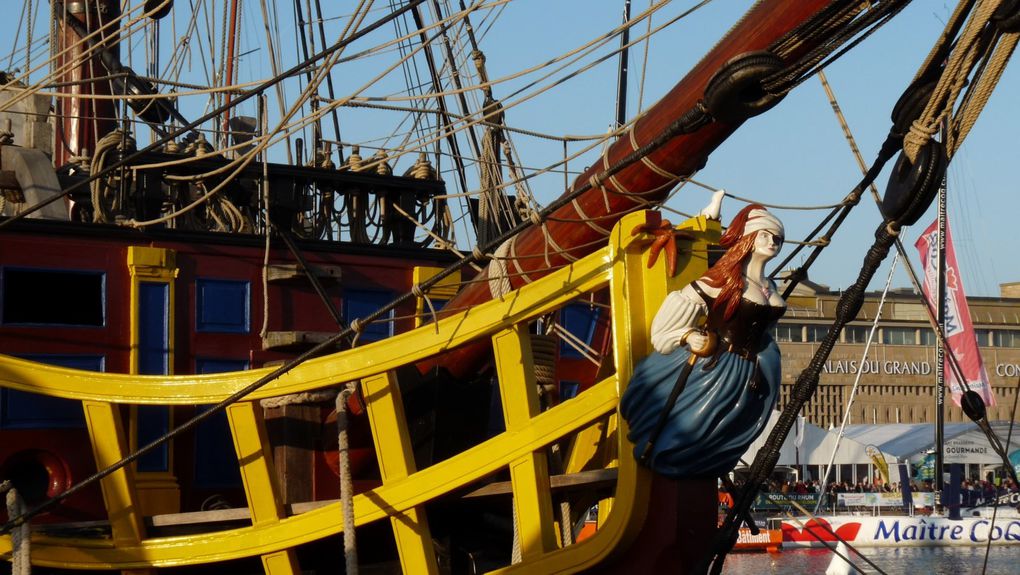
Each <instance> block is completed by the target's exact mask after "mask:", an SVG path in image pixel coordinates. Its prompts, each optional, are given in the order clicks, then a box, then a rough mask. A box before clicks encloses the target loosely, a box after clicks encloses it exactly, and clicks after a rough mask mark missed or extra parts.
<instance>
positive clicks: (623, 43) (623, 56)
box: [616, 0, 630, 127]
mask: <svg viewBox="0 0 1020 575" xmlns="http://www.w3.org/2000/svg"><path fill="white" fill-rule="evenodd" d="M627 22H630V0H623V23H624V24H626V23H627ZM627 44H630V26H627V27H625V28H624V29H623V33H622V34H620V71H619V74H618V75H617V87H616V127H620V126H622V125H623V124H624V123H625V122H626V121H627V58H628V57H629V55H630V54H629V52H630V50H629V49H628V48H627Z"/></svg>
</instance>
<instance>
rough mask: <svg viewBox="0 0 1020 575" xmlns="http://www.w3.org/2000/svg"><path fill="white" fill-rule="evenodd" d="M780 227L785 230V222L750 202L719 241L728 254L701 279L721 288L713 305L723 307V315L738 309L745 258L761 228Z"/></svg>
mask: <svg viewBox="0 0 1020 575" xmlns="http://www.w3.org/2000/svg"><path fill="white" fill-rule="evenodd" d="M769 228H778V230H779V232H780V234H782V233H783V224H782V223H780V222H779V220H778V219H776V217H775V216H773V215H772V214H770V213H769V212H768V210H766V209H765V208H764V207H763V206H761V205H760V204H750V205H748V206H746V207H745V208H744V209H742V210H740V212H738V213H737V215H736V217H734V218H733V221H732V222H731V223H730V227H729V228H727V229H726V233H725V234H723V236H722V238H721V239H720V240H719V245H720V246H722V247H724V248H726V253H724V254H723V255H722V257H721V258H719V261H717V262H716V263H715V265H714V266H712V267H711V268H709V270H708V271H707V272H705V275H704V276H702V279H704V280H705V283H706V284H708V285H710V286H712V287H715V288H719V295H717V296H716V298H715V303H714V304H713V305H712V307H713V308H718V307H720V306H725V307H724V310H725V311H724V312H723V317H724V318H725V319H729V318H730V317H731V316H733V314H734V312H736V311H737V306H739V305H740V298H741V297H742V296H743V295H744V288H745V287H746V283H745V282H744V260H746V259H747V256H748V254H750V253H751V252H752V251H753V250H754V240H755V238H756V237H757V236H758V234H757V232H758V231H759V230H764V229H769Z"/></svg>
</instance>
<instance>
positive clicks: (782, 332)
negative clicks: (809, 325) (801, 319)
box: [772, 323, 804, 343]
mask: <svg viewBox="0 0 1020 575" xmlns="http://www.w3.org/2000/svg"><path fill="white" fill-rule="evenodd" d="M772 335H773V337H774V338H775V340H776V341H778V342H784V341H789V342H795V343H796V342H802V341H804V326H803V325H801V324H799V323H785V324H784V323H781V324H777V325H776V327H775V328H774V329H773V330H772Z"/></svg>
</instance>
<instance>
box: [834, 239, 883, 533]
mask: <svg viewBox="0 0 1020 575" xmlns="http://www.w3.org/2000/svg"><path fill="white" fill-rule="evenodd" d="M899 261H900V254H899V252H897V253H896V254H894V255H893V261H892V265H891V266H889V277H888V278H887V279H886V280H885V289H883V290H882V298H881V299H880V300H879V301H878V311H877V312H875V321H873V322H872V323H871V331H870V332H868V341H867V343H865V344H864V351H862V352H861V363H860V365H864V362H865V361H867V359H868V351H870V350H871V342H872V341H874V339H875V333H876V332H877V331H878V320H880V319H881V318H882V308H883V307H884V306H885V296H887V295H888V294H889V286H891V285H892V279H893V273H895V272H896V264H897V263H899ZM863 374H864V370H863V369H858V370H857V376H856V377H854V385H853V387H851V388H850V397H849V398H847V401H846V409H845V410H844V411H843V421H842V422H840V424H839V433H838V434H837V435H836V444H835V445H833V447H832V454H831V455H829V463H828V464H827V465H826V466H825V473H823V474H822V482H823V483H825V482H828V480H829V473H830V472H831V471H832V465H833V463H834V462H835V461H836V451H837V450H839V443H840V441H842V440H843V434H844V432H845V431H846V426H847V423H849V421H850V408H851V407H853V404H854V397H855V396H856V395H857V387H858V385H859V384H860V382H861V375H863ZM821 489H822V490H823V492H824V490H825V485H822V486H821ZM821 506H822V498H821V497H819V498H818V502H817V503H815V513H818V508H819V507H821Z"/></svg>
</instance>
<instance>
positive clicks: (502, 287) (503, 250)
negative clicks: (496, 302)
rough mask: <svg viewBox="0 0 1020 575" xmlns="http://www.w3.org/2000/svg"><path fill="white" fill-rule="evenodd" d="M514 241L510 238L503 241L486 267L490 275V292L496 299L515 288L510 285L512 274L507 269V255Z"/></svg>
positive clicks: (487, 273)
mask: <svg viewBox="0 0 1020 575" xmlns="http://www.w3.org/2000/svg"><path fill="white" fill-rule="evenodd" d="M512 242H513V240H512V239H510V240H507V241H505V242H503V243H501V244H500V245H499V247H498V248H496V251H495V253H493V254H492V259H491V260H490V261H489V266H488V267H487V268H486V269H485V271H486V275H487V276H489V293H491V294H492V297H493V298H496V299H499V298H501V297H503V296H505V295H506V294H508V293H510V291H511V290H512V289H513V286H512V285H510V274H509V273H508V271H507V269H506V257H507V254H508V253H509V252H510V244H511V243H512Z"/></svg>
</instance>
